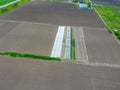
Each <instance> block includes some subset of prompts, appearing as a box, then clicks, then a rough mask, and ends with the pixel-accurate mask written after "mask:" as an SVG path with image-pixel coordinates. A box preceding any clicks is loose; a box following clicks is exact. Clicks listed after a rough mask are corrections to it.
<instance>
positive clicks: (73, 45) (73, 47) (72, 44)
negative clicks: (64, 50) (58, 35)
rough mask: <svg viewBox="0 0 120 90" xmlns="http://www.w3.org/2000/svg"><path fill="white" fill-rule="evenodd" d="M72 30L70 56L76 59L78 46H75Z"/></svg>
mask: <svg viewBox="0 0 120 90" xmlns="http://www.w3.org/2000/svg"><path fill="white" fill-rule="evenodd" d="M72 33H73V32H72V30H71V48H70V58H71V60H76V48H75V39H73V35H72Z"/></svg>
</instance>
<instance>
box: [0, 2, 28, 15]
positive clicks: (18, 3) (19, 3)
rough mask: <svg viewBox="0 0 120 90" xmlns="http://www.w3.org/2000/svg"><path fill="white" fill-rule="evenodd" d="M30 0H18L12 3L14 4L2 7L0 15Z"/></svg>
mask: <svg viewBox="0 0 120 90" xmlns="http://www.w3.org/2000/svg"><path fill="white" fill-rule="evenodd" d="M29 1H30V0H21V1H20V2H17V3H14V4H11V5H9V6H7V7H4V8H0V15H3V14H5V13H7V12H10V11H11V10H13V9H15V8H17V7H20V6H22V5H23V4H25V3H27V2H29Z"/></svg>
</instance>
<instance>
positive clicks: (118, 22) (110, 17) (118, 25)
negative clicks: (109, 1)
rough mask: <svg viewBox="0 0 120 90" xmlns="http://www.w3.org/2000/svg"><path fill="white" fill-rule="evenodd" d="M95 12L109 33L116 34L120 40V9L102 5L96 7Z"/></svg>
mask: <svg viewBox="0 0 120 90" xmlns="http://www.w3.org/2000/svg"><path fill="white" fill-rule="evenodd" d="M94 10H95V11H96V12H97V14H98V15H99V16H100V18H101V19H102V21H103V22H104V24H105V26H106V27H107V29H108V31H109V32H111V33H113V34H115V35H116V37H117V38H118V39H119V40H120V7H117V6H106V5H101V6H99V7H95V8H94ZM115 30H117V32H116V31H115Z"/></svg>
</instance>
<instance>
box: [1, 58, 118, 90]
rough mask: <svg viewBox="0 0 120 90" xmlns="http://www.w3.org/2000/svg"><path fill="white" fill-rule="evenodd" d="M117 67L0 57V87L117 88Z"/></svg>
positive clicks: (47, 89)
mask: <svg viewBox="0 0 120 90" xmlns="http://www.w3.org/2000/svg"><path fill="white" fill-rule="evenodd" d="M119 75H120V69H119V68H111V67H100V66H98V67H96V66H87V65H81V64H70V63H59V62H49V61H37V60H32V59H22V58H20V59H19V58H15V59H14V58H9V57H0V90H119V89H120V87H119V86H120V78H119Z"/></svg>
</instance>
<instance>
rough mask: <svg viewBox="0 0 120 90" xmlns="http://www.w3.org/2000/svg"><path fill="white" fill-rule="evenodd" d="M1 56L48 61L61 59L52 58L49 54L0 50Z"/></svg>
mask: <svg viewBox="0 0 120 90" xmlns="http://www.w3.org/2000/svg"><path fill="white" fill-rule="evenodd" d="M0 55H1V56H11V57H14V58H17V57H19V58H31V59H40V60H49V61H61V59H60V58H54V57H50V56H39V55H33V54H23V53H17V52H0Z"/></svg>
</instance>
